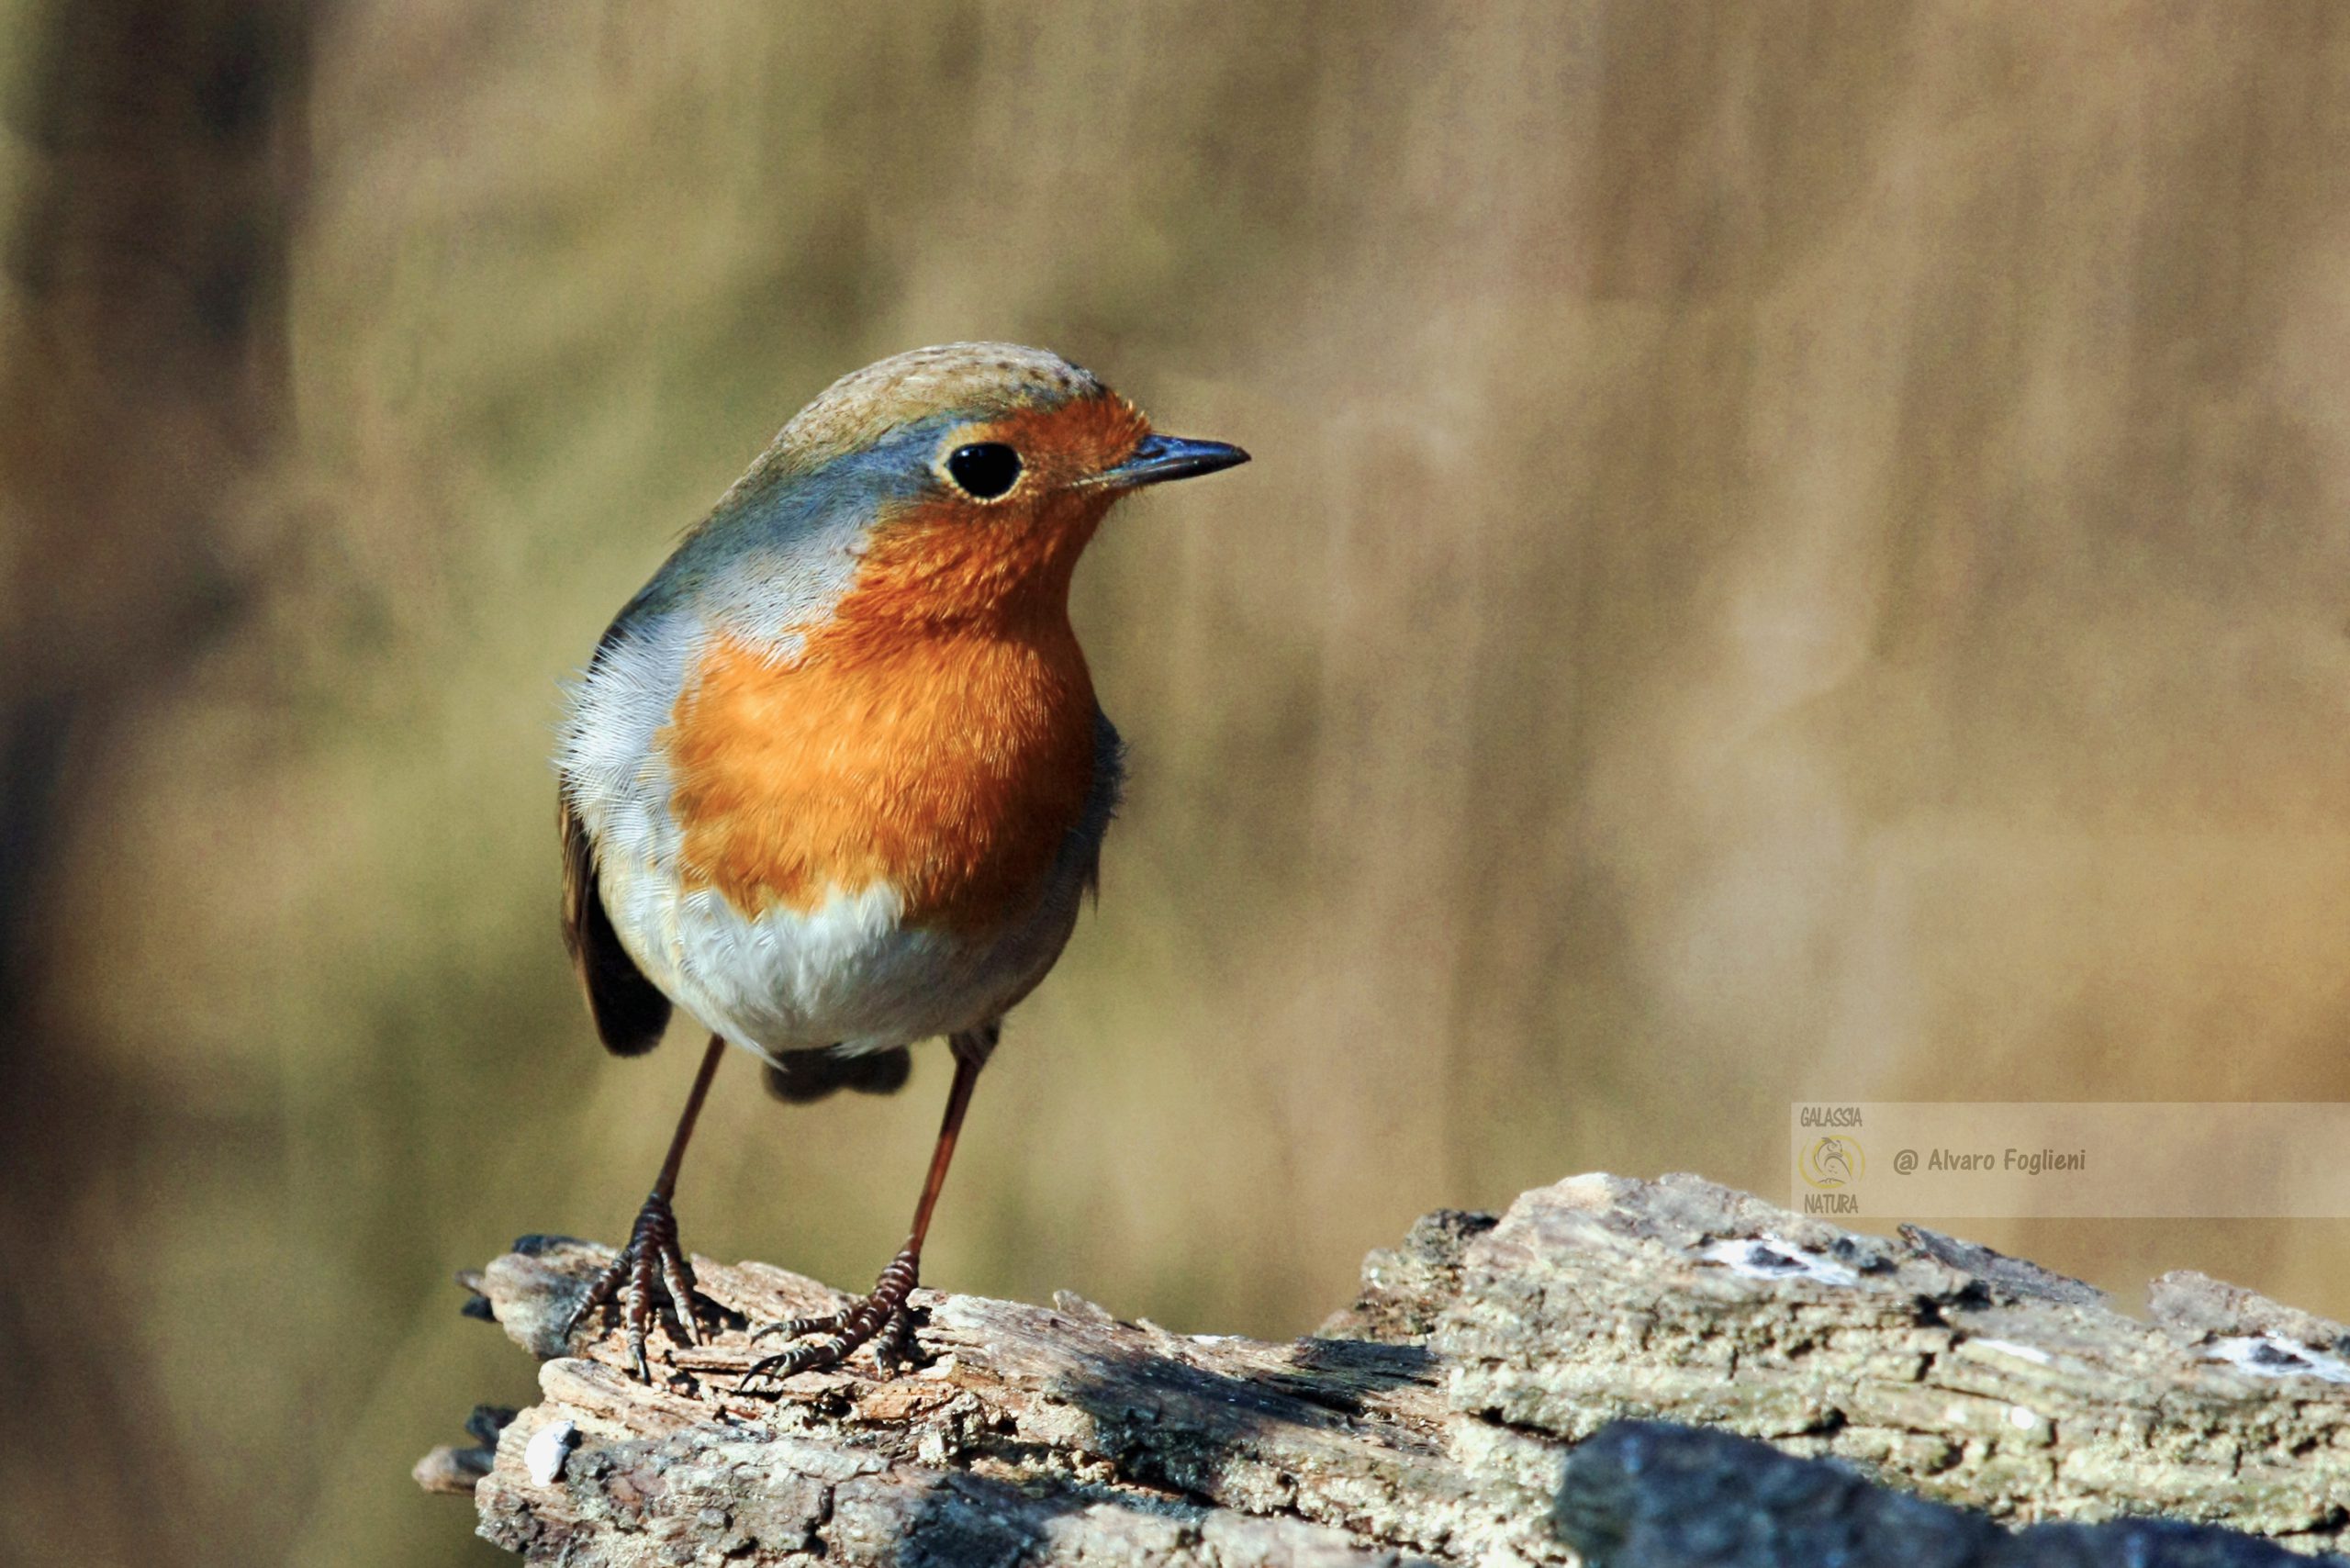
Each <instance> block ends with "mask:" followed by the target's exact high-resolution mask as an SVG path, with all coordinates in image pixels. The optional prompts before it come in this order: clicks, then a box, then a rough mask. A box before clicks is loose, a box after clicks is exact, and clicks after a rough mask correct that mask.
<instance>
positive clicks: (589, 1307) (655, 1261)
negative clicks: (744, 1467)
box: [563, 1193, 704, 1383]
mask: <svg viewBox="0 0 2350 1568" xmlns="http://www.w3.org/2000/svg"><path fill="white" fill-rule="evenodd" d="M665 1296H666V1298H667V1300H668V1315H669V1320H670V1322H671V1323H672V1324H673V1325H674V1326H675V1327H676V1328H677V1337H678V1338H681V1339H683V1340H684V1341H685V1342H686V1343H687V1344H688V1345H699V1344H700V1343H701V1342H702V1335H703V1332H704V1330H703V1327H702V1322H701V1309H700V1306H699V1300H700V1293H699V1291H698V1290H697V1289H696V1288H695V1285H694V1270H693V1265H692V1264H691V1263H688V1262H687V1261H686V1255H685V1253H684V1252H683V1251H681V1250H680V1249H678V1246H677V1216H676V1215H674V1214H672V1213H671V1212H670V1210H669V1200H668V1199H667V1198H666V1197H664V1196H663V1195H662V1194H661V1193H654V1194H653V1195H652V1196H650V1197H648V1198H646V1199H645V1200H644V1206H643V1208H641V1209H639V1210H638V1211H637V1213H636V1226H635V1227H634V1229H632V1231H631V1232H630V1233H629V1238H628V1245H627V1246H626V1247H624V1248H622V1249H621V1254H620V1256H619V1257H617V1258H615V1259H613V1260H611V1262H610V1263H609V1264H607V1265H606V1266H605V1268H604V1270H603V1271H602V1272H601V1273H599V1274H598V1275H597V1276H596V1277H595V1278H594V1279H593V1280H591V1281H589V1282H588V1289H587V1290H586V1292H585V1293H583V1294H581V1296H580V1298H579V1305H577V1306H576V1307H574V1308H572V1311H571V1317H570V1320H569V1321H568V1322H566V1323H565V1324H564V1326H563V1337H564V1338H565V1339H566V1340H567V1339H569V1338H571V1336H572V1332H573V1331H574V1330H575V1329H576V1328H577V1327H579V1325H580V1324H581V1323H582V1322H584V1321H585V1320H586V1319H587V1317H588V1314H590V1313H592V1312H595V1311H597V1310H598V1309H599V1308H601V1307H604V1306H608V1305H614V1304H615V1303H616V1302H617V1304H618V1305H619V1307H620V1316H621V1324H622V1326H623V1327H626V1328H627V1330H628V1354H629V1360H630V1361H631V1362H632V1363H633V1364H634V1366H635V1368H636V1375H637V1377H638V1379H639V1380H640V1381H642V1382H644V1383H651V1382H652V1381H653V1371H652V1368H651V1367H650V1366H649V1365H648V1364H647V1363H646V1361H645V1359H644V1337H645V1334H646V1332H647V1331H648V1330H649V1329H650V1328H651V1327H652V1326H653V1317H654V1314H655V1312H656V1311H658V1310H659V1309H660V1308H659V1298H661V1297H665Z"/></svg>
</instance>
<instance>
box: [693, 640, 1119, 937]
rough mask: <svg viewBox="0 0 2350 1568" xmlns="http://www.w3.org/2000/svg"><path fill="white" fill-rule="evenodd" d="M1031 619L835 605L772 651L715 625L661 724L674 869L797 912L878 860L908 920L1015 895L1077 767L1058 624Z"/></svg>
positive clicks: (1065, 822)
mask: <svg viewBox="0 0 2350 1568" xmlns="http://www.w3.org/2000/svg"><path fill="white" fill-rule="evenodd" d="M844 608H846V607H844ZM1031 619H1032V618H1027V617H1022V618H1017V619H1016V620H1015V621H1014V622H1012V623H1005V622H1000V621H995V622H970V623H967V624H957V625H943V626H936V627H932V628H928V629H926V630H925V632H924V633H923V634H922V635H919V636H912V635H905V636H892V637H882V636H872V635H857V634H854V632H853V629H854V626H855V622H854V620H853V619H852V620H851V621H849V622H847V623H846V624H845V625H844V626H843V627H842V629H841V630H840V631H839V632H837V633H834V634H832V635H823V634H811V636H810V637H809V639H808V644H807V646H806V649H805V651H804V653H803V655H801V656H800V658H798V659H796V660H794V661H792V662H791V663H789V664H788V665H782V666H778V665H777V664H774V663H771V662H769V661H768V660H767V658H765V657H763V656H762V655H761V654H760V653H759V652H758V651H757V650H756V649H755V648H753V647H751V646H748V645H745V644H742V643H738V642H733V641H726V640H721V641H719V642H718V643H716V644H713V645H712V646H711V650H710V652H709V653H708V655H706V656H705V657H704V659H703V661H702V666H701V669H700V672H699V680H698V681H694V682H690V683H688V689H687V691H686V693H685V695H684V696H683V697H682V698H681V699H680V700H679V702H678V704H677V709H676V711H675V714H674V717H673V722H672V723H671V725H670V726H669V728H668V729H667V730H666V732H665V734H664V740H665V742H666V745H667V748H668V752H669V759H670V763H671V767H672V773H673V778H674V780H675V786H676V788H675V793H674V795H673V797H672V801H671V809H672V811H673V812H675V814H676V816H677V822H678V823H679V825H680V827H681V829H682V831H683V838H684V843H683V862H684V872H685V879H686V881H687V884H688V887H689V888H690V887H695V886H708V887H714V888H716V889H717V890H719V891H720V892H721V893H722V894H723V895H724V896H725V898H726V899H727V901H728V902H731V903H733V905H734V906H735V907H736V908H738V909H740V910H743V911H744V912H745V913H756V912H758V911H760V910H763V909H766V908H769V907H772V906H775V905H778V904H779V905H782V906H785V907H788V908H790V909H793V910H797V911H801V912H806V911H809V910H812V909H814V908H815V907H817V906H818V905H819V904H821V903H822V902H823V900H824V898H825V897H826V895H827V894H828V893H829V892H831V891H832V890H834V888H839V889H842V890H846V891H851V892H854V891H856V890H861V889H863V888H865V887H866V886H867V885H869V884H870V883H872V882H873V881H874V880H876V879H886V880H888V881H889V882H890V883H891V884H892V885H893V886H895V887H896V888H897V889H898V890H899V891H900V893H901V896H902V897H903V899H904V916H903V918H904V919H905V920H906V921H907V922H908V923H910V924H924V925H932V926H938V927H945V928H948V929H953V930H957V931H961V932H966V933H971V934H984V933H986V932H988V931H990V930H991V929H992V928H994V927H995V926H997V925H998V924H999V923H1000V922H1002V920H1003V919H1005V918H1006V917H1007V916H1008V915H1010V914H1011V913H1013V912H1014V911H1016V910H1020V909H1024V908H1025V907H1026V906H1027V904H1028V902H1029V901H1031V900H1033V898H1034V897H1035V894H1036V891H1037V890H1038V888H1039V886H1040V884H1041V881H1042V879H1043V878H1044V876H1045V873H1046V869H1047V868H1049V867H1050V865H1051V863H1052V860H1053V857H1054V856H1055V855H1056V854H1057V852H1058V850H1059V848H1060V846H1061V843H1062V841H1063V839H1064V838H1065V837H1066V836H1067V834H1069V831H1070V829H1071V828H1073V827H1074V826H1075V825H1076V824H1077V823H1078V821H1079V819H1080V816H1081V814H1082V813H1083V811H1084V808H1085V801H1086V797H1087V795H1088V793H1089V791H1090V790H1091V788H1092V782H1093V768H1094V756H1093V750H1094V735H1093V730H1094V712H1095V710H1094V698H1093V688H1092V684H1091V680H1090V679H1089V678H1088V677H1087V674H1086V668H1085V660H1084V657H1083V655H1082V654H1080V651H1079V649H1078V645H1077V639H1076V636H1075V634H1074V633H1072V632H1071V631H1070V630H1069V624H1068V622H1067V619H1066V617H1065V616H1051V615H1047V616H1043V617H1037V618H1033V619H1034V620H1035V622H1037V623H1035V624H1026V623H1024V622H1028V621H1029V620H1031Z"/></svg>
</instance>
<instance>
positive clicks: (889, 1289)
mask: <svg viewBox="0 0 2350 1568" xmlns="http://www.w3.org/2000/svg"><path fill="white" fill-rule="evenodd" d="M995 1041H996V1026H995V1025H989V1026H988V1027H987V1028H985V1029H982V1030H976V1031H974V1032H972V1033H970V1034H968V1035H957V1036H952V1037H951V1039H950V1041H949V1044H950V1045H951V1046H952V1047H954V1051H955V1083H954V1087H952V1088H951V1089H949V1090H948V1091H947V1092H946V1116H945V1117H944V1118H943V1119H942V1120H941V1121H940V1122H939V1125H938V1143H937V1145H936V1147H935V1148H933V1149H932V1150H931V1155H930V1174H929V1175H928V1176H926V1177H924V1178H923V1184H922V1201H921V1202H920V1203H919V1204H915V1205H914V1224H913V1230H912V1233H911V1234H910V1235H908V1236H907V1238H906V1244H905V1245H904V1246H903V1247H901V1248H900V1249H898V1255H897V1256H896V1257H895V1258H892V1259H890V1266H889V1267H888V1268H886V1269H884V1270H882V1271H881V1277H880V1279H878V1280H877V1281H875V1282H874V1285H873V1290H872V1293H871V1294H868V1295H867V1296H865V1297H863V1298H862V1299H860V1300H858V1301H856V1302H853V1303H851V1304H850V1305H849V1306H848V1307H847V1308H846V1309H845V1310H844V1311H841V1312H832V1313H826V1314H825V1315H824V1316H821V1317H791V1318H786V1319H785V1320H784V1321H783V1322H781V1323H771V1324H769V1325H767V1327H764V1328H761V1329H759V1330H757V1331H756V1332H755V1333H754V1334H753V1335H752V1336H751V1338H754V1339H758V1338H765V1337H766V1336H767V1335H770V1334H780V1335H782V1336H784V1337H785V1338H791V1339H800V1340H802V1341H804V1342H803V1343H801V1344H798V1345H794V1346H792V1347H790V1348H789V1350H780V1351H778V1352H777V1353H776V1354H774V1355H772V1356H769V1357H767V1359H766V1360H765V1361H759V1362H757V1363H755V1365H753V1366H752V1368H751V1370H750V1371H749V1372H745V1373H744V1376H743V1384H742V1386H748V1385H749V1383H751V1381H752V1380H753V1379H754V1378H760V1377H773V1378H786V1377H789V1376H790V1375H791V1374H792V1373H794V1372H816V1371H820V1370H822V1368H825V1367H834V1366H838V1365H840V1363H841V1362H843V1361H846V1360H847V1359H848V1358H849V1357H850V1356H852V1355H854V1354H855V1353H856V1350H857V1348H858V1347H859V1346H861V1345H864V1344H866V1343H867V1342H868V1341H870V1342H871V1343H872V1344H873V1347H874V1350H875V1353H876V1355H877V1356H878V1358H879V1359H880V1360H881V1361H883V1362H884V1363H885V1364H887V1363H889V1362H892V1361H901V1360H903V1359H904V1356H905V1352H906V1350H908V1349H909V1348H910V1345H911V1342H912V1338H913V1320H912V1315H911V1314H910V1313H909V1312H908V1311H907V1308H906V1298H907V1297H908V1296H910V1295H912V1294H913V1289H914V1283H915V1282H916V1281H917V1280H918V1279H919V1278H920V1276H921V1273H922V1243H923V1237H925V1236H927V1235H929V1234H930V1215H931V1211H932V1210H933V1209H934V1208H936V1207H937V1206H938V1191H939V1189H940V1188H941V1187H944V1186H945V1185H946V1167H947V1165H948V1163H949V1162H950V1161H952V1160H953V1159H954V1158H955V1139H956V1137H957V1134H959V1133H960V1132H961V1131H962V1130H963V1113H964V1112H965V1111H967V1110H968V1109H969V1108H970V1104H971V1086H972V1085H973V1084H975V1083H977V1082H978V1081H979V1069H981V1068H983V1067H985V1066H986V1065H987V1060H988V1057H989V1055H990V1052H992V1051H993V1050H994V1049H995ZM813 1335H822V1336H823V1338H810V1337H811V1336H813Z"/></svg>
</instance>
